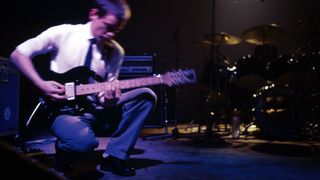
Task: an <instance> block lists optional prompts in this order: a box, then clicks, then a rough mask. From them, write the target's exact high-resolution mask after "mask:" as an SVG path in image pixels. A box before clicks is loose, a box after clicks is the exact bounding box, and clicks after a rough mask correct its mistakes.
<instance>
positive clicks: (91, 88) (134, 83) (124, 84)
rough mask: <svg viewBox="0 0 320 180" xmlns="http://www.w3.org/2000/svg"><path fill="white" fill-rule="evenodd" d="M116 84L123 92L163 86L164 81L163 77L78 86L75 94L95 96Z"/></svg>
mask: <svg viewBox="0 0 320 180" xmlns="http://www.w3.org/2000/svg"><path fill="white" fill-rule="evenodd" d="M114 83H118V87H119V88H120V89H121V90H123V89H132V88H138V87H145V86H153V85H160V84H163V80H162V77H161V76H151V77H143V78H134V79H126V80H120V81H118V82H102V83H93V84H84V85H77V86H76V89H75V91H76V92H75V93H76V95H77V96H80V95H88V94H94V93H98V92H102V91H108V90H111V89H112V87H113V86H114V85H115V84H114Z"/></svg>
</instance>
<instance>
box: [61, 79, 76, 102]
mask: <svg viewBox="0 0 320 180" xmlns="http://www.w3.org/2000/svg"><path fill="white" fill-rule="evenodd" d="M64 88H65V92H66V93H65V94H66V97H67V100H68V101H71V100H75V99H76V94H75V92H76V91H75V84H74V82H68V83H65V84H64Z"/></svg>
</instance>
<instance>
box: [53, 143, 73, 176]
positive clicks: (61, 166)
mask: <svg viewBox="0 0 320 180" xmlns="http://www.w3.org/2000/svg"><path fill="white" fill-rule="evenodd" d="M54 169H55V170H56V171H58V172H62V173H70V172H72V171H73V164H72V160H71V154H70V153H66V152H64V151H62V150H60V149H59V148H58V147H57V146H56V158H55V160H54Z"/></svg>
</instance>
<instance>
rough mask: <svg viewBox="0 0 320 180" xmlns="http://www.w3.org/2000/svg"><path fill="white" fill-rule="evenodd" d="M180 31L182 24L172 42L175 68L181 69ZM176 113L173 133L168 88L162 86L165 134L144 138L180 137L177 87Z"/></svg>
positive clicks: (177, 90) (177, 91)
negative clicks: (169, 131) (170, 122)
mask: <svg viewBox="0 0 320 180" xmlns="http://www.w3.org/2000/svg"><path fill="white" fill-rule="evenodd" d="M179 32H180V25H179V26H178V27H177V28H176V30H175V32H174V35H173V36H172V38H171V40H170V43H174V45H175V53H176V59H175V66H176V67H175V68H176V69H179V68H180V55H179V53H180V37H179ZM175 88H176V89H175V115H174V119H173V125H174V128H173V130H172V134H169V133H168V122H169V120H168V95H167V92H166V90H164V87H161V92H162V91H163V93H164V96H163V97H162V96H161V97H162V98H163V99H162V100H161V101H162V102H161V103H163V105H164V108H163V109H164V112H163V117H164V121H163V123H164V124H163V126H164V131H165V132H164V134H161V135H151V136H145V137H143V139H144V140H151V139H164V138H171V137H173V138H178V137H179V134H180V133H179V129H178V126H177V115H178V113H177V111H178V103H177V99H178V93H179V88H178V87H175Z"/></svg>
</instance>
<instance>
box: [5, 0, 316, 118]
mask: <svg viewBox="0 0 320 180" xmlns="http://www.w3.org/2000/svg"><path fill="white" fill-rule="evenodd" d="M129 3H130V5H131V7H132V12H133V16H132V19H131V21H130V22H129V24H128V25H127V28H126V29H125V30H124V31H123V32H122V33H120V34H119V36H118V37H117V39H118V41H119V42H120V43H121V44H122V45H123V46H124V48H125V49H126V53H127V55H144V54H151V55H154V56H155V68H156V73H164V72H166V71H169V70H172V69H176V68H177V67H179V68H187V67H188V68H194V69H195V70H196V72H197V75H198V79H200V78H201V77H202V76H203V71H204V67H205V65H206V62H207V61H208V59H209V58H210V57H209V55H208V49H206V48H203V47H201V46H199V45H197V44H196V43H194V42H198V41H201V40H203V38H204V35H206V34H210V33H211V32H212V31H213V30H212V27H214V28H215V31H216V32H227V33H230V34H232V35H235V36H237V37H241V34H242V32H243V31H244V30H245V29H248V28H250V27H253V26H256V25H263V24H270V23H276V24H278V25H279V26H280V27H282V28H283V29H284V30H285V31H286V35H285V36H284V37H283V39H282V40H281V41H280V42H279V43H277V44H276V46H277V48H278V51H279V53H281V54H285V55H288V54H292V53H294V52H295V51H296V50H297V49H300V48H304V47H306V40H307V39H308V38H310V37H312V36H313V34H312V32H311V31H309V30H308V29H307V28H306V27H305V26H303V25H301V23H299V20H301V19H303V18H305V17H308V16H312V15H314V14H317V13H319V12H320V11H319V9H320V6H319V1H318V0H308V1H302V0H281V1H279V0H264V1H263V0H215V1H214V0H198V1H195V0H131V1H129ZM1 4H2V5H1V6H0V7H1V11H0V22H1V27H0V30H1V33H0V56H2V57H9V54H10V52H11V51H12V50H13V49H14V47H15V46H16V45H18V44H19V43H20V42H22V41H24V40H26V39H28V38H30V37H32V36H35V35H37V34H38V33H40V32H41V31H43V30H45V29H46V28H48V27H50V26H52V25H58V24H61V23H85V22H86V21H87V18H88V5H89V4H90V1H89V0H48V1H40V0H29V1H8V2H4V1H2V2H1ZM213 4H214V5H215V6H213ZM213 7H214V8H213ZM212 11H213V12H214V13H213V14H214V17H213V16H212ZM213 22H215V23H214V24H212V23H213ZM254 48H255V45H253V44H249V43H246V42H245V41H242V42H241V43H240V44H238V45H233V46H227V45H221V46H220V52H221V53H222V54H223V55H224V56H226V57H227V58H228V59H229V63H230V64H234V63H235V62H237V61H238V60H239V59H240V58H241V57H242V56H246V55H248V54H250V53H252V52H253V50H254ZM202 86H203V84H201V83H198V84H196V85H191V86H189V85H188V86H181V87H179V93H178V96H177V107H176V112H177V116H176V120H177V121H178V122H189V121H191V120H192V119H193V118H194V117H195V116H196V115H197V114H198V113H199V111H200V109H201V108H200V105H201V101H202V98H201V96H202ZM205 86H206V85H205Z"/></svg>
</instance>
